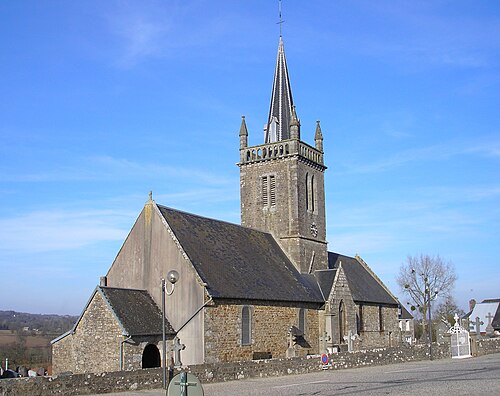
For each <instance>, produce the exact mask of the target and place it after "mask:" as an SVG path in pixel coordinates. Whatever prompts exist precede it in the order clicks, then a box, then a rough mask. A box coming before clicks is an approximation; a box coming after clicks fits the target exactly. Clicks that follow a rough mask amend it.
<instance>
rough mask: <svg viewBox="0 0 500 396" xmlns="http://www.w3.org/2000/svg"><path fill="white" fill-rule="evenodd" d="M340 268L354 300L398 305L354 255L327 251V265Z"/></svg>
mask: <svg viewBox="0 0 500 396" xmlns="http://www.w3.org/2000/svg"><path fill="white" fill-rule="evenodd" d="M340 262H342V268H343V270H344V273H345V275H346V277H347V283H348V284H349V288H350V289H351V293H352V298H353V300H354V301H355V302H361V303H371V304H384V305H398V302H397V300H395V299H394V297H393V296H391V294H390V293H388V292H387V290H386V289H385V288H384V287H383V286H382V285H381V284H380V283H379V282H378V281H377V279H376V278H375V277H374V276H373V275H372V274H371V273H370V271H368V270H367V269H366V268H365V267H364V266H363V265H362V264H361V263H360V262H359V261H358V260H356V259H355V258H354V257H349V256H344V255H341V254H339V253H333V252H328V266H329V267H330V268H333V269H337V268H338V267H339V264H340Z"/></svg>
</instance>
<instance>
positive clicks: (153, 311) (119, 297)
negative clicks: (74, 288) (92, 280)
mask: <svg viewBox="0 0 500 396" xmlns="http://www.w3.org/2000/svg"><path fill="white" fill-rule="evenodd" d="M97 289H98V290H99V291H100V292H101V293H102V295H103V297H104V298H105V300H106V301H107V302H108V304H109V305H110V307H111V309H112V311H113V313H114V314H115V316H116V318H117V319H118V321H119V322H120V324H121V326H122V327H123V329H124V331H125V333H126V334H127V335H129V336H143V335H159V334H162V314H161V311H160V309H159V308H158V306H157V305H156V303H155V302H154V301H153V298H152V297H151V296H150V295H149V293H148V292H147V291H146V290H137V289H122V288H117V287H104V286H98V287H97ZM165 327H166V333H167V334H168V335H174V334H175V331H174V329H173V328H172V326H171V325H170V323H169V322H168V320H166V322H165Z"/></svg>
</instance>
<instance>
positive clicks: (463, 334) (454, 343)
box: [448, 314, 471, 358]
mask: <svg viewBox="0 0 500 396" xmlns="http://www.w3.org/2000/svg"><path fill="white" fill-rule="evenodd" d="M448 333H450V334H451V342H450V343H451V357H452V358H467V357H471V353H470V343H469V332H468V331H467V330H465V329H464V328H463V327H462V326H460V324H459V317H458V315H457V314H455V325H454V326H453V327H452V328H451V329H450V330H448Z"/></svg>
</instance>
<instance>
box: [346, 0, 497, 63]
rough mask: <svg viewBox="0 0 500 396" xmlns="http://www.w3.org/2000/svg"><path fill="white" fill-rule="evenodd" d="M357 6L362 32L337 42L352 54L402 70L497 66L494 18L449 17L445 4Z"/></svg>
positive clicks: (451, 15) (387, 3) (361, 3)
mask: <svg viewBox="0 0 500 396" xmlns="http://www.w3.org/2000/svg"><path fill="white" fill-rule="evenodd" d="M357 4H358V6H359V7H360V8H361V9H362V10H364V11H365V12H366V14H367V16H368V17H367V19H366V24H365V29H364V30H363V32H360V33H358V34H356V33H354V34H353V32H352V31H350V32H349V36H348V37H345V38H343V39H340V40H338V41H341V42H343V43H344V44H343V45H344V46H346V47H347V46H348V47H349V48H350V49H351V50H352V51H355V52H358V53H362V54H366V55H369V56H373V57H375V58H379V59H389V60H390V61H391V62H392V61H397V62H403V63H404V64H405V67H406V70H409V69H412V68H417V69H421V68H422V67H424V68H428V67H436V66H437V67H457V68H485V67H491V66H495V65H496V62H497V58H496V57H495V54H497V53H498V49H499V44H500V43H499V41H498V40H497V39H496V37H498V35H499V34H500V29H499V28H498V17H497V16H495V15H492V16H491V17H490V18H483V19H481V20H478V18H477V17H476V16H475V15H471V16H470V17H469V16H467V15H465V14H462V15H460V16H458V15H454V14H453V13H450V12H449V8H450V7H449V4H448V2H414V3H408V2H404V3H394V2H388V1H385V2H384V1H377V2H358V3H357ZM371 29H372V30H373V34H371V33H372V31H371ZM375 30H376V34H375V33H374V31H375ZM394 31H398V34H397V35H395V34H393V32H394Z"/></svg>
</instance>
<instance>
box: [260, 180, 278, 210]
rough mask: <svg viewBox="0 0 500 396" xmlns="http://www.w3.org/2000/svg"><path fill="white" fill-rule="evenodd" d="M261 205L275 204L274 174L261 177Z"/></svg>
mask: <svg viewBox="0 0 500 396" xmlns="http://www.w3.org/2000/svg"><path fill="white" fill-rule="evenodd" d="M261 196H262V206H264V207H266V206H267V207H269V206H276V176H275V175H268V176H262V178H261Z"/></svg>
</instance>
